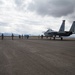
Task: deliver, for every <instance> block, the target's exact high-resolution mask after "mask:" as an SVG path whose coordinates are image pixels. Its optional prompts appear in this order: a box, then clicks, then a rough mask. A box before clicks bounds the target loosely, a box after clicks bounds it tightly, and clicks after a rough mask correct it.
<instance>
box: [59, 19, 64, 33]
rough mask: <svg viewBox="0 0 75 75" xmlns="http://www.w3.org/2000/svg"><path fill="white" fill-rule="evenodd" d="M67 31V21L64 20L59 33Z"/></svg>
mask: <svg viewBox="0 0 75 75" xmlns="http://www.w3.org/2000/svg"><path fill="white" fill-rule="evenodd" d="M64 30H65V20H63V22H62V24H61V27H60V29H59V32H63V31H64Z"/></svg>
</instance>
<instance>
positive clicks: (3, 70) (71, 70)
mask: <svg viewBox="0 0 75 75" xmlns="http://www.w3.org/2000/svg"><path fill="white" fill-rule="evenodd" d="M0 75H75V41H74V40H64V41H59V40H55V41H53V40H51V41H50V40H46V39H44V40H41V39H28V40H26V39H15V40H11V39H4V40H0Z"/></svg>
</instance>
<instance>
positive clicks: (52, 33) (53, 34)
mask: <svg viewBox="0 0 75 75" xmlns="http://www.w3.org/2000/svg"><path fill="white" fill-rule="evenodd" d="M64 29H65V20H63V22H62V25H61V27H60V29H59V31H58V32H57V31H53V30H52V29H48V30H47V31H46V32H45V33H44V35H45V36H46V37H50V38H51V37H53V38H54V40H55V38H56V37H57V36H59V38H61V40H63V36H70V35H71V34H75V21H73V24H72V26H71V28H70V30H69V31H65V30H64Z"/></svg>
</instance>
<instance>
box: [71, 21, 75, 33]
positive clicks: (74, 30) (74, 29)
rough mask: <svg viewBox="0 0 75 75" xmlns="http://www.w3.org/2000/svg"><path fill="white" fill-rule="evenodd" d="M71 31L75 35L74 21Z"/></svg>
mask: <svg viewBox="0 0 75 75" xmlns="http://www.w3.org/2000/svg"><path fill="white" fill-rule="evenodd" d="M70 31H71V32H72V33H74V34H75V21H73V23H72V26H71V28H70Z"/></svg>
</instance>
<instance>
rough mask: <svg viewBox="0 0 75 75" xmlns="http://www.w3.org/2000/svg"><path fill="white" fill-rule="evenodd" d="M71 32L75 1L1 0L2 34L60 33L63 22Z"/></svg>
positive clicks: (74, 15) (0, 30)
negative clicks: (51, 30) (47, 31)
mask: <svg viewBox="0 0 75 75" xmlns="http://www.w3.org/2000/svg"><path fill="white" fill-rule="evenodd" d="M63 19H65V20H66V22H65V23H66V29H65V30H69V29H70V26H71V24H72V22H73V21H74V20H75V0H0V33H4V32H6V33H18V34H34V35H41V34H42V33H43V32H44V31H46V30H47V29H48V28H51V29H53V30H55V31H58V30H59V28H60V26H61V23H62V20H63Z"/></svg>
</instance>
